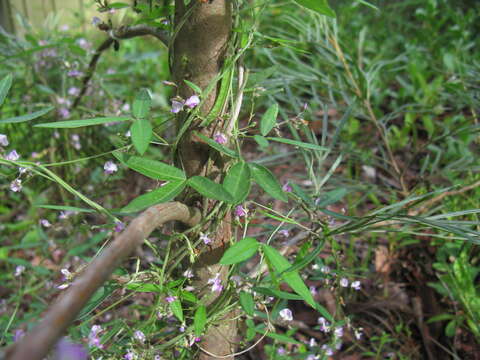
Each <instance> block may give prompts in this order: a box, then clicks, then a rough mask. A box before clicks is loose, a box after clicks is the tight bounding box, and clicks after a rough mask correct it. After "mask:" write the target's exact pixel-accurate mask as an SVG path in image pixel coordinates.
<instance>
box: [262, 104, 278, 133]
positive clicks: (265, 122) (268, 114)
mask: <svg viewBox="0 0 480 360" xmlns="http://www.w3.org/2000/svg"><path fill="white" fill-rule="evenodd" d="M277 116H278V104H277V103H275V104H273V105H272V106H270V107H269V108H268V109H267V111H265V114H263V116H262V119H261V120H260V132H261V133H262V135H263V136H267V134H268V133H269V132H270V131H271V130H272V129H273V127H274V126H275V124H276V123H277Z"/></svg>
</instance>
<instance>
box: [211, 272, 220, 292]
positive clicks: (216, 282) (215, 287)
mask: <svg viewBox="0 0 480 360" xmlns="http://www.w3.org/2000/svg"><path fill="white" fill-rule="evenodd" d="M207 283H208V284H210V285H211V286H212V292H221V291H222V290H223V285H222V280H221V279H220V273H216V274H215V276H214V277H213V278H210V279H208V282H207Z"/></svg>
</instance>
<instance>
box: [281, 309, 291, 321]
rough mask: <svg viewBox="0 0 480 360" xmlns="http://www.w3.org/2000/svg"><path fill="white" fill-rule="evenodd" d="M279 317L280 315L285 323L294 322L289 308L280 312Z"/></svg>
mask: <svg viewBox="0 0 480 360" xmlns="http://www.w3.org/2000/svg"><path fill="white" fill-rule="evenodd" d="M278 315H280V317H281V318H282V319H283V320H285V321H292V320H293V314H292V310H290V309H289V308H285V309H282V310H280V312H279V313H278Z"/></svg>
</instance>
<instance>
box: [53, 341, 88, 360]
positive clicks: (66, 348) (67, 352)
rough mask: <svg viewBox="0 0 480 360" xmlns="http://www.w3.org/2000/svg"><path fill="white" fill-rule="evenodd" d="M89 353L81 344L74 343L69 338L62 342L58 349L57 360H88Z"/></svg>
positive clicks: (59, 343)
mask: <svg viewBox="0 0 480 360" xmlns="http://www.w3.org/2000/svg"><path fill="white" fill-rule="evenodd" d="M87 358H88V352H87V350H86V349H85V348H84V347H83V345H81V344H75V343H72V342H71V341H70V340H68V339H67V338H63V339H62V340H60V341H59V342H58V344H57V347H56V352H55V359H56V360H87Z"/></svg>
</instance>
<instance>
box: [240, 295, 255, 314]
mask: <svg viewBox="0 0 480 360" xmlns="http://www.w3.org/2000/svg"><path fill="white" fill-rule="evenodd" d="M240 305H242V308H243V310H245V312H246V313H247V314H248V315H250V316H253V311H254V310H255V302H254V301H253V296H252V294H250V293H248V292H246V291H243V290H242V291H240Z"/></svg>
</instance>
